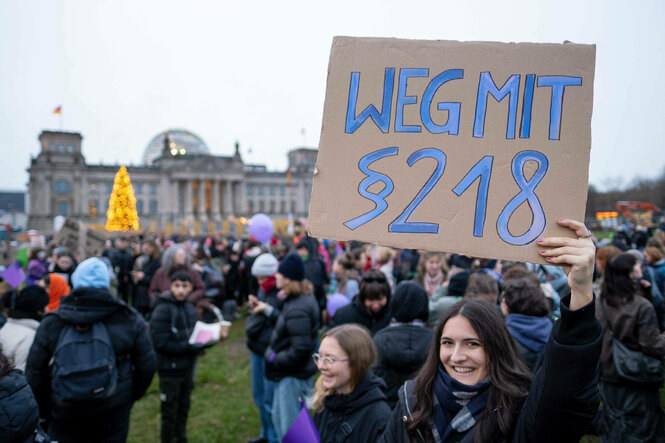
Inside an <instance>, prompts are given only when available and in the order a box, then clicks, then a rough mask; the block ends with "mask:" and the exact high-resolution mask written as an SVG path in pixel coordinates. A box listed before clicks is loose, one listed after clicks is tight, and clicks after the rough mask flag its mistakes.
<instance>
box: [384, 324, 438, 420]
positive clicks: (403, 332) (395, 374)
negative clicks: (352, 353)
mask: <svg viewBox="0 0 665 443" xmlns="http://www.w3.org/2000/svg"><path fill="white" fill-rule="evenodd" d="M432 335H433V333H432V331H431V330H429V329H427V328H426V327H425V325H424V324H421V325H417V324H403V323H394V324H392V325H390V326H388V327H387V328H385V329H382V330H380V331H379V332H377V333H376V335H375V336H374V344H375V345H376V350H377V352H378V361H377V364H376V367H375V368H374V373H375V374H376V375H377V376H379V377H381V378H382V379H383V381H384V382H385V384H386V391H385V393H386V397H387V401H388V405H389V406H390V408H391V409H392V408H393V407H394V406H395V404H396V403H397V390H398V389H399V387H400V386H402V385H403V384H404V382H405V381H406V380H408V379H409V378H413V376H414V374H415V373H416V372H417V371H418V370H419V369H420V367H421V366H422V365H423V363H424V362H425V359H426V358H427V353H428V352H429V347H430V345H431V344H432Z"/></svg>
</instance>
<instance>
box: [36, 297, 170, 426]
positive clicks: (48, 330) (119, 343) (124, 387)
mask: <svg viewBox="0 0 665 443" xmlns="http://www.w3.org/2000/svg"><path fill="white" fill-rule="evenodd" d="M99 321H101V322H103V323H104V325H105V326H106V328H107V329H108V333H109V336H110V338H111V343H112V345H113V349H114V351H115V354H116V366H117V368H118V384H117V386H116V390H115V392H114V394H113V395H112V396H111V397H109V398H107V399H104V400H103V401H102V402H99V403H95V404H80V403H57V401H56V400H55V399H54V398H51V370H50V367H49V362H50V360H51V357H53V352H54V351H55V348H56V345H57V344H58V338H59V337H60V333H61V332H62V329H63V328H64V326H65V323H69V324H75V325H89V324H92V323H96V322H99ZM156 365H157V359H156V357H155V351H154V349H153V347H152V341H151V340H150V334H148V328H147V326H146V323H145V321H144V320H143V318H142V317H141V315H140V314H139V313H138V312H136V311H135V310H134V309H132V308H130V307H129V306H127V305H126V304H125V303H124V302H123V301H122V300H118V299H115V298H113V297H112V296H111V294H110V293H109V291H108V290H107V289H101V288H86V287H83V288H76V289H74V290H73V291H72V292H71V294H70V295H69V296H68V297H66V298H63V299H62V301H61V302H60V308H59V309H58V310H57V311H55V312H53V313H50V314H47V315H46V316H45V317H44V319H43V320H42V322H41V323H40V325H39V329H37V334H36V335H35V340H34V342H33V343H32V347H31V348H30V354H29V355H28V363H27V366H26V377H27V379H28V382H29V383H30V386H31V387H32V390H33V392H34V393H35V397H36V398H37V401H38V402H39V409H40V411H41V414H42V417H49V416H50V415H51V414H52V416H53V417H54V418H56V419H58V418H61V419H68V418H78V417H84V416H86V415H88V416H92V415H98V414H103V413H104V411H107V410H109V409H112V408H115V407H118V406H123V405H129V406H131V404H132V403H133V402H134V401H135V400H138V399H139V398H141V397H142V396H143V394H144V393H145V391H146V389H148V386H149V385H150V382H151V380H152V376H153V375H154V373H155V368H156Z"/></svg>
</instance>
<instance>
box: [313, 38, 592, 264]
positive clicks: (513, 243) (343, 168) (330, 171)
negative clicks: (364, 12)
mask: <svg viewBox="0 0 665 443" xmlns="http://www.w3.org/2000/svg"><path fill="white" fill-rule="evenodd" d="M594 66H595V46H593V45H576V44H570V43H568V44H532V43H518V44H516V43H509V44H506V43H486V42H453V41H424V40H398V39H381V38H352V37H336V38H335V39H334V41H333V45H332V50H331V54H330V64H329V68H328V85H327V90H326V99H325V108H324V115H323V124H322V130H321V142H320V146H319V154H318V160H317V166H316V170H315V175H314V186H313V190H312V198H311V206H310V211H309V232H310V233H311V235H313V236H316V237H322V238H330V239H336V240H360V241H366V242H372V243H378V244H382V245H388V246H394V247H399V248H416V249H427V250H435V251H446V252H457V253H462V254H466V255H470V256H476V257H486V258H502V259H510V260H520V261H529V262H544V261H543V260H542V259H541V258H540V257H539V255H538V249H537V247H536V244H535V240H536V239H537V238H539V237H542V236H555V235H564V234H565V235H569V234H567V232H566V230H564V229H562V228H560V227H559V226H558V225H557V224H556V220H557V219H562V218H574V219H577V220H583V217H584V210H585V205H586V195H587V182H588V165H589V150H590V146H591V113H592V101H593V100H592V99H593V78H594ZM353 73H357V74H353ZM386 78H388V79H389V80H392V81H388V82H385V80H386ZM488 91H489V92H488ZM354 92H355V93H356V94H354ZM384 95H385V97H387V102H388V103H389V104H390V107H389V108H388V107H387V106H386V107H384V103H383V102H384ZM530 97H531V98H530ZM498 99H501V100H498ZM423 102H425V103H428V104H429V106H423V105H422V104H423ZM451 103H452V104H451ZM455 103H458V104H459V105H456V104H455ZM483 103H485V106H484V112H483ZM529 104H530V112H529ZM370 105H373V106H374V107H375V109H374V110H373V117H372V116H371V115H370V116H368V117H367V118H366V119H363V117H364V116H365V115H366V114H368V113H370V114H371V112H369V111H367V112H365V113H363V112H364V111H366V109H368V107H369V106H370ZM354 107H355V109H354ZM457 109H458V110H459V113H458V115H459V119H455V118H454V116H455V113H456V110H457ZM483 116H484V118H483ZM529 116H530V123H529ZM456 122H458V124H456ZM418 130H419V132H411V131H418ZM391 148H392V149H391ZM423 150H424V151H423ZM417 151H421V152H419V153H417ZM372 153H375V154H373V155H369V154H372ZM412 155H413V157H411V156H412ZM363 159H364V160H363ZM409 159H410V160H409ZM363 162H364V163H363ZM409 164H410V165H409ZM474 165H475V168H474ZM361 168H364V170H365V172H363V170H361ZM513 174H515V175H513ZM465 177H467V181H466V182H464V180H463V179H464V178H465ZM428 184H429V185H430V186H428ZM483 191H485V192H483ZM363 194H364V195H365V196H363ZM483 195H485V196H486V199H485V200H486V203H485V202H484V200H483V198H482V196H483ZM384 202H385V203H384ZM540 207H542V210H541V209H540ZM372 211H374V213H372ZM367 213H369V215H367V216H364V218H363V215H364V214H367ZM477 213H478V214H477ZM483 214H484V217H483V216H482V215H483ZM483 219H484V223H482V221H483ZM419 223H420V225H419ZM481 225H482V226H481ZM481 227H482V230H481V229H480V228H481ZM352 228H353V229H352Z"/></svg>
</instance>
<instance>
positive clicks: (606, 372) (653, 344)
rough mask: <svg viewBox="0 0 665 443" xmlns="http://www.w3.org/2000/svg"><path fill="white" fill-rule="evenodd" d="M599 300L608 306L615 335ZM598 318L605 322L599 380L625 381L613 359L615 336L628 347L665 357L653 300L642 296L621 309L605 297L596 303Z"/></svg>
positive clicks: (664, 339) (654, 355) (608, 316)
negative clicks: (609, 303) (612, 304)
mask: <svg viewBox="0 0 665 443" xmlns="http://www.w3.org/2000/svg"><path fill="white" fill-rule="evenodd" d="M600 303H602V304H603V306H604V307H605V312H606V313H607V319H608V320H609V322H610V325H611V327H612V330H613V331H614V334H612V332H611V331H610V328H609V327H608V325H607V320H606V319H605V317H604V315H603V310H602V309H601V305H600ZM596 317H597V318H598V320H600V324H601V325H603V352H602V354H601V357H600V379H601V380H602V381H605V382H610V383H617V384H624V385H626V384H627V383H626V382H624V381H622V380H621V379H620V378H619V375H618V374H617V372H616V369H615V368H614V363H613V361H612V337H614V338H617V339H618V340H619V341H621V343H623V344H624V345H625V346H626V347H628V348H630V349H633V350H640V351H642V352H644V353H645V354H647V355H650V356H652V357H657V358H661V359H662V358H663V357H665V335H663V334H661V333H660V330H659V329H658V322H657V321H656V311H655V310H654V308H653V306H652V305H651V302H649V301H648V300H647V299H645V298H642V297H640V296H634V297H633V300H632V301H630V302H629V303H626V304H625V305H623V306H621V307H620V308H615V307H614V306H610V305H608V304H607V303H606V302H605V301H604V300H603V298H602V296H601V299H600V300H599V303H598V306H596Z"/></svg>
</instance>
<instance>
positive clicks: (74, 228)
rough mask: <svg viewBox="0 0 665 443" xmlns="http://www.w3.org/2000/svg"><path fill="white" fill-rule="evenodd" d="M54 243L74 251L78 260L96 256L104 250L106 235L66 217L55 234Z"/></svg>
mask: <svg viewBox="0 0 665 443" xmlns="http://www.w3.org/2000/svg"><path fill="white" fill-rule="evenodd" d="M54 241H55V244H56V245H58V246H65V247H67V248H68V249H69V250H70V251H72V252H74V251H76V252H77V253H78V255H79V259H80V260H84V259H86V258H88V257H96V256H97V255H99V254H101V253H102V252H103V251H104V243H105V242H106V235H105V233H103V232H100V231H94V230H92V229H89V228H88V227H87V226H86V225H85V224H84V223H80V222H79V221H77V220H74V219H72V218H68V219H66V220H65V223H64V224H63V225H62V228H60V230H59V231H58V233H57V234H56V235H55V239H54Z"/></svg>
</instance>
